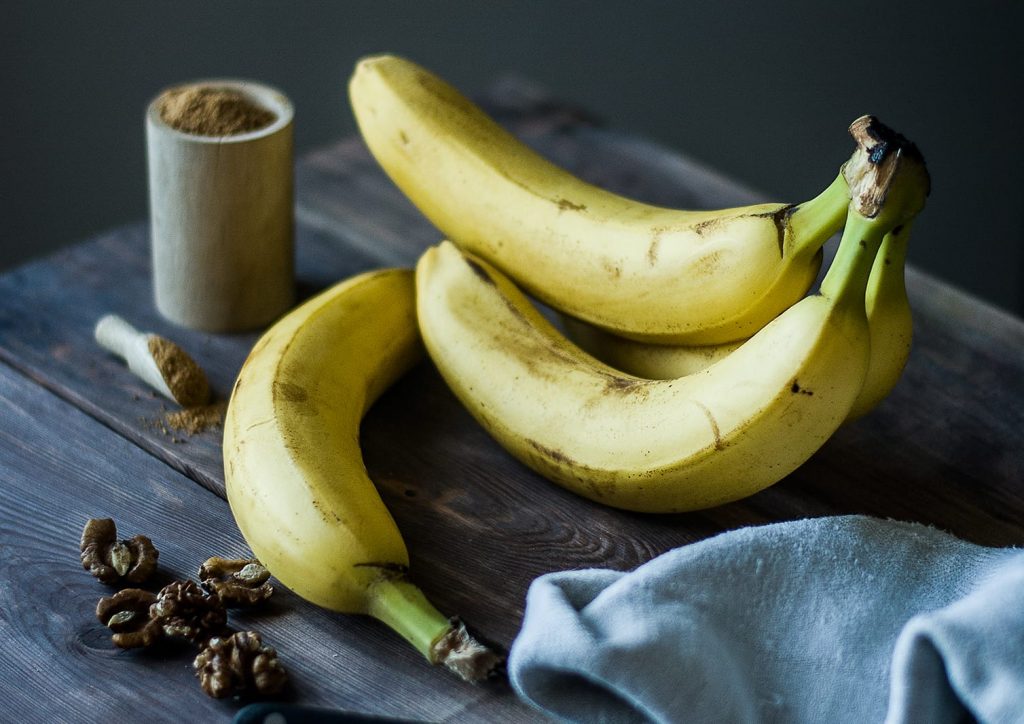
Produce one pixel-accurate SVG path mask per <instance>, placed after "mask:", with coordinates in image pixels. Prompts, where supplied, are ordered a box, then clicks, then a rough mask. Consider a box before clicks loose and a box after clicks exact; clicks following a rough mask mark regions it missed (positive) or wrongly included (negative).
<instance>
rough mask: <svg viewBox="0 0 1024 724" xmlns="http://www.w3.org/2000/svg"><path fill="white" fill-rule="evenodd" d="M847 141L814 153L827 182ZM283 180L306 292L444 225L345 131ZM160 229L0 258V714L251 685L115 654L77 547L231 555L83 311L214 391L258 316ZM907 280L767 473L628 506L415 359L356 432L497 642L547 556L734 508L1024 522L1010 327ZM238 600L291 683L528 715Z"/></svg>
mask: <svg viewBox="0 0 1024 724" xmlns="http://www.w3.org/2000/svg"><path fill="white" fill-rule="evenodd" d="M483 100H484V102H485V103H486V105H487V106H488V108H489V109H490V110H492V112H493V113H494V114H495V115H496V116H497V117H498V118H499V120H501V121H502V122H503V123H505V124H507V125H508V126H509V127H510V128H511V129H512V130H513V131H514V132H515V133H517V134H518V135H520V136H521V137H523V138H524V139H525V140H527V141H528V142H529V143H530V144H531V145H533V146H534V147H536V148H537V149H539V150H540V151H541V152H543V153H545V154H546V155H548V156H550V157H552V158H554V159H555V160H556V161H558V162H559V163H561V164H564V165H565V166H567V167H569V168H571V169H573V170H575V171H576V172H577V173H578V174H580V175H582V176H583V177H586V178H588V179H590V180H592V181H594V182H595V183H598V184H601V185H604V186H607V187H609V188H612V189H614V190H617V191H620V192H622V193H626V194H628V195H632V196H634V197H637V198H642V199H644V200H647V201H651V202H654V203H660V204H665V205H671V206H678V207H694V208H698V207H709V208H710V207H717V206H723V205H727V204H743V203H748V202H750V201H752V200H754V199H755V198H756V196H755V195H754V194H752V193H751V192H749V191H747V190H745V189H743V188H741V187H740V186H738V185H736V184H734V183H731V182H730V181H728V180H726V179H723V178H721V177H720V176H718V175H716V174H715V173H713V172H711V171H709V170H708V169H705V168H702V167H700V166H699V165H697V164H695V163H693V162H691V161H689V160H687V159H685V158H681V157H679V156H677V155H673V154H670V153H668V152H666V151H664V150H663V149H660V148H658V147H656V146H654V145H652V144H649V143H645V142H643V141H641V140H638V139H635V138H631V137H628V136H625V135H622V134H619V133H615V132H613V131H609V130H607V129H604V128H602V127H601V126H600V124H597V123H595V122H594V121H593V119H592V118H590V117H589V116H588V114H586V113H585V112H581V111H579V110H578V109H574V108H571V107H568V106H566V105H564V104H560V103H557V102H554V101H553V100H552V99H550V98H548V97H546V96H544V94H543V93H539V92H537V91H536V90H535V89H533V88H532V87H530V86H529V85H527V84H523V83H521V82H516V81H505V82H501V83H498V84H497V85H496V86H495V88H494V89H493V90H492V91H491V92H490V93H489V94H488V96H487V97H486V98H485V99H483ZM842 161H843V159H831V160H830V159H825V160H823V164H824V165H823V167H822V183H823V184H824V183H825V182H827V181H828V180H830V179H831V177H832V176H831V175H832V173H833V171H834V169H835V168H837V167H838V165H839V163H841V162H842ZM297 189H298V191H297V219H298V230H297V269H298V271H297V274H298V282H299V285H300V289H301V293H302V295H303V296H308V295H310V294H313V293H314V292H316V291H317V290H320V289H322V288H324V287H326V286H327V285H330V284H332V283H333V282H335V281H337V280H339V279H341V278H343V277H346V276H348V275H350V274H353V273H356V272H360V271H363V270H366V269H370V268H374V267H378V266H383V265H404V266H411V265H412V264H413V263H414V262H415V260H416V258H417V256H418V254H419V253H420V251H421V250H422V249H424V248H425V247H426V246H428V245H430V244H432V243H435V242H436V241H437V240H438V235H437V232H436V231H435V230H434V229H433V228H432V227H431V226H430V225H429V224H428V223H427V222H425V221H424V220H423V218H422V217H421V216H420V215H419V214H418V212H417V211H416V210H415V209H413V208H412V207H411V206H410V205H409V204H408V202H407V201H406V200H405V199H404V198H403V197H402V196H401V194H400V193H399V192H398V191H397V190H396V189H395V188H394V187H393V186H392V185H391V184H390V182H389V181H388V180H387V179H386V178H385V177H384V175H383V174H382V173H381V171H380V170H379V169H378V168H377V166H376V164H375V162H374V161H373V160H372V159H371V158H370V156H369V155H368V153H367V151H366V150H365V148H364V147H363V145H362V143H361V142H360V141H359V140H358V139H355V138H352V139H347V140H344V141H342V142H340V143H338V144H336V145H334V146H331V147H330V148H326V149H324V150H322V151H319V152H316V153H313V154H311V155H309V156H308V157H306V158H305V159H304V160H303V161H302V162H301V164H300V165H299V167H298V171H297ZM807 191H808V195H810V194H811V193H812V192H813V191H814V189H807ZM925 213H927V211H926V212H925ZM965 241H967V242H969V243H983V241H984V240H965ZM912 243H918V244H927V243H928V240H927V239H920V238H918V239H915V240H914V241H913V242H912ZM147 244H148V238H147V230H146V227H145V225H142V224H140V225H133V226H126V227H123V228H118V229H115V230H113V231H111V232H109V233H106V234H103V235H101V236H100V237H98V238H96V239H93V240H91V241H87V242H85V243H82V244H79V245H77V246H73V247H71V248H68V249H67V250H65V251H62V252H60V253H58V254H55V255H53V256H50V257H48V258H45V259H42V260H40V261H37V262H34V263H30V264H28V265H26V266H22V267H20V268H18V269H15V270H13V271H10V272H8V273H7V274H5V275H3V276H0V298H2V299H3V303H2V305H0V360H2V364H0V420H2V424H0V509H2V511H3V515H2V518H0V550H2V554H0V566H2V576H0V642H2V650H3V651H4V656H2V657H0V701H3V702H4V704H5V710H4V712H3V715H2V716H0V718H5V719H6V718H10V719H12V720H20V719H27V720H40V721H70V720H74V721H83V720H106V721H135V720H142V719H147V720H152V721H159V720H167V721H182V720H190V719H191V720H195V721H218V720H219V721H227V720H229V719H230V718H231V716H232V715H233V713H234V712H235V711H236V710H237V708H238V706H239V704H238V703H237V702H233V701H215V700H212V699H209V698H207V697H206V696H205V695H204V694H203V693H202V692H201V691H200V689H199V687H198V684H197V682H196V681H195V679H194V678H193V676H192V673H191V668H190V661H191V655H190V654H189V652H188V651H187V650H182V651H174V650H171V651H166V650H164V651H161V652H145V651H120V650H118V649H116V648H115V647H114V646H113V645H112V644H111V641H110V636H109V633H108V632H107V630H106V629H105V628H104V627H103V626H102V625H101V624H100V623H99V622H98V621H97V620H96V618H95V616H94V613H93V611H94V608H95V605H96V601H97V600H98V599H99V598H100V597H101V596H102V595H109V593H110V590H111V589H108V588H106V587H105V586H103V585H101V584H100V583H98V582H97V581H96V580H94V579H93V578H92V577H91V576H89V574H88V573H86V572H85V571H83V570H82V569H81V567H80V566H79V561H78V537H79V534H80V531H81V528H82V525H83V523H84V522H85V520H86V519H87V518H90V517H112V518H114V519H115V520H116V521H117V523H118V526H119V531H120V532H121V533H123V534H125V535H129V536H130V535H134V534H135V533H144V534H146V535H149V536H150V537H151V538H152V539H153V540H154V542H155V543H156V545H157V547H158V548H159V549H160V552H161V555H160V565H161V570H162V572H163V576H164V579H165V580H170V579H172V578H179V577H187V576H195V573H196V569H197V567H198V565H199V563H200V562H201V561H203V560H204V559H205V558H206V557H208V556H210V555H213V554H219V555H229V554H238V555H241V554H244V553H245V552H246V546H245V543H244V541H243V540H242V538H241V536H240V534H239V532H238V530H237V528H236V527H235V524H234V521H233V519H232V517H231V513H230V511H229V509H228V505H227V503H226V502H225V501H224V500H223V497H224V484H223V480H224V478H223V472H222V467H221V453H220V442H221V436H220V431H219V430H212V431H207V432H204V433H201V434H197V435H193V436H187V435H184V434H175V433H170V434H169V433H167V432H165V431H164V430H162V429H161V425H160V424H159V423H160V420H161V418H162V415H163V414H164V413H165V412H166V411H167V410H169V409H172V408H173V406H172V405H170V404H169V403H165V402H163V401H161V400H160V399H158V398H157V397H155V396H154V395H153V394H152V393H151V392H150V391H149V390H148V389H147V388H145V387H144V386H143V385H142V383H140V382H139V381H138V380H137V379H136V378H134V377H133V376H132V375H131V374H130V373H129V372H128V371H127V369H126V368H125V367H124V366H123V365H122V364H121V363H120V362H119V361H118V360H116V359H114V358H113V357H111V356H109V355H107V354H105V353H103V352H102V351H101V350H100V349H99V348H98V347H97V346H96V344H95V343H94V342H93V340H92V328H93V325H94V323H95V322H96V320H97V319H98V317H99V316H100V315H101V314H103V313H106V312H116V313H119V314H121V315H123V316H124V317H125V318H127V319H128V320H130V321H131V322H132V323H133V324H135V326H137V327H139V328H140V329H145V330H150V331H154V332H157V333H160V334H164V335H166V336H169V337H170V338H172V339H174V340H175V341H177V342H179V343H180V344H182V345H183V346H184V347H185V348H186V349H187V350H189V351H190V352H191V353H193V355H194V356H195V357H196V358H197V360H198V361H199V362H200V363H201V364H202V365H203V366H204V367H205V369H206V370H207V371H208V372H209V375H210V377H211V381H212V384H213V387H214V388H215V390H216V393H217V394H218V395H219V396H220V397H221V398H224V397H226V395H227V394H228V392H229V390H230V388H231V384H232V382H233V380H234V378H235V375H236V374H237V372H238V370H239V368H240V366H241V363H242V361H243V359H244V358H245V355H246V354H247V352H248V350H249V348H250V346H251V345H252V343H253V342H254V341H255V339H256V337H257V335H256V334H239V335H210V334H203V333H198V332H192V331H189V330H184V329H179V328H175V327H173V326H171V325H169V324H168V323H166V322H165V321H164V320H163V319H161V318H160V317H159V316H158V314H157V313H156V311H155V310H154V307H153V304H152V300H151V289H150V269H149V254H148V246H147ZM909 287H910V292H911V296H912V302H913V307H914V311H915V321H916V338H915V347H914V352H913V355H912V358H911V361H910V364H909V367H908V369H907V371H906V374H905V376H904V378H903V380H902V382H901V383H900V385H899V387H898V388H897V389H896V390H895V392H894V393H893V394H892V395H891V397H890V398H889V399H888V400H887V401H886V402H885V403H884V404H883V405H882V406H881V407H880V408H879V409H878V410H877V411H875V412H874V413H873V414H871V415H869V416H868V417H866V418H864V419H862V420H860V421H858V422H856V423H854V424H850V425H848V426H846V427H844V428H843V429H841V430H840V431H839V432H838V433H837V434H836V435H835V436H834V438H833V439H832V440H831V441H830V442H829V443H828V444H827V445H826V446H825V447H824V448H823V449H822V450H821V451H820V452H819V453H818V454H817V455H815V456H814V457H813V458H812V459H811V460H810V461H809V462H808V463H807V464H805V465H804V466H803V467H802V468H801V469H800V470H798V471H797V472H795V473H794V474H792V475H790V476H789V477H788V478H787V479H785V480H784V481H782V482H780V483H779V484H777V485H775V486H774V487H772V488H770V489H768V490H766V491H764V492H762V493H760V494H758V495H755V496H753V497H751V498H749V499H747V500H744V501H741V502H738V503H734V504H731V505H726V506H722V507H719V508H716V509H713V510H708V511H702V512H697V513H691V514H685V515H672V516H653V515H639V514H631V513H623V512H620V511H616V510H611V509H608V508H603V507H601V506H599V505H596V504H594V503H590V502H588V501H585V500H581V499H579V498H577V497H574V496H573V495H571V494H570V493H567V492H565V491H563V490H562V489H560V488H558V487H556V486H554V485H551V484H549V483H548V482H546V481H545V480H543V479H541V478H539V477H538V476H537V475H535V474H533V473H532V472H530V471H529V470H527V469H526V468H524V467H523V466H522V465H520V464H519V463H517V462H516V461H515V460H514V459H512V458H510V457H509V456H508V455H507V454H506V453H505V452H504V451H503V450H502V449H501V448H499V447H498V446H497V445H496V444H495V443H494V442H493V441H492V440H491V439H490V438H489V437H488V436H487V435H486V433H485V432H484V431H483V430H482V429H481V428H480V427H478V426H477V425H476V423H475V422H474V421H473V420H472V419H471V418H470V417H469V415H468V414H467V413H466V412H465V411H464V410H463V409H462V408H461V407H460V405H459V403H458V402H457V401H456V400H455V398H454V397H453V396H452V395H451V394H450V393H449V392H448V390H447V389H446V387H445V386H444V384H443V382H442V381H441V379H440V377H439V376H438V375H437V373H436V372H435V370H434V369H433V368H432V367H431V366H430V364H429V363H424V364H422V365H420V366H419V367H418V368H417V369H415V370H414V371H413V372H412V373H411V374H409V375H408V376H407V378H405V379H404V380H402V381H401V382H400V383H399V384H398V385H396V386H395V387H394V388H393V389H392V390H390V391H389V392H388V393H386V394H385V396H384V397H383V398H382V399H381V400H380V401H379V402H378V404H377V405H376V406H375V407H374V408H373V410H372V411H371V412H370V414H369V416H368V417H367V419H366V421H365V424H364V426H363V440H364V449H365V455H366V460H367V464H368V467H369V470H370V472H371V475H372V476H373V478H374V480H375V481H376V482H377V484H378V486H379V488H380V491H381V494H382V496H383V498H384V500H385V502H386V503H387V505H388V507H389V508H390V509H391V511H392V512H393V514H394V516H395V518H396V520H397V522H398V524H399V527H400V528H401V530H402V531H403V533H404V535H405V537H406V541H407V543H408V545H409V549H410V551H411V555H412V575H413V577H414V579H415V580H416V581H417V582H418V583H419V584H421V586H422V588H423V589H424V590H425V591H426V593H427V595H428V596H429V597H430V598H431V599H432V600H433V601H434V602H435V603H436V604H437V605H438V607H439V608H440V609H441V610H443V611H445V612H448V613H458V614H460V615H461V616H462V617H463V618H464V619H465V620H466V621H467V622H468V623H469V624H470V625H471V627H472V628H474V629H475V630H476V631H478V632H479V633H480V634H482V635H483V636H484V637H486V638H488V639H491V640H493V641H495V642H498V643H499V644H501V645H503V646H506V647H507V646H508V645H510V644H511V642H512V639H513V638H514V636H515V634H516V631H517V629H518V626H519V623H520V621H521V617H522V613H523V600H524V594H525V592H526V589H527V586H528V585H529V583H530V581H531V580H532V579H533V578H534V577H535V576H538V575H540V574H542V573H544V572H546V571H551V570H556V569H564V568H579V567H588V566H606V567H612V568H617V569H628V568H631V567H634V566H636V565H638V564H640V563H643V562H644V561H647V560H649V559H650V558H652V557H654V556H656V555H658V554H659V553H662V552H663V551H666V550H668V549H670V548H673V547H675V546H679V545H683V544H686V543H690V542H693V541H696V540H699V539H702V538H705V537H707V536H710V535H713V534H715V533H718V532H720V531H723V530H727V529H730V528H735V527H737V526H743V525H750V524H758V523H766V522H770V521H780V520H789V519H794V518H799V517H804V516H820V515H831V514H842V513H866V514H871V515H877V516H884V517H889V518H897V519H903V520H914V521H920V522H923V523H929V524H932V525H935V526H938V527H940V528H943V529H946V530H949V531H952V532H953V533H956V534H958V535H960V536H962V537H964V538H967V539H970V540H972V541H975V542H978V543H983V544H988V545H1021V544H1024V475H1022V472H1024V323H1022V322H1021V321H1019V320H1017V319H1015V318H1012V317H1010V316H1009V315H1006V314H1003V313H1001V312H999V311H997V310H995V309H993V308H991V307H989V306H987V305H985V304H984V303H982V302H980V301H978V300H977V299H974V298H971V297H969V296H967V295H965V294H962V293H960V292H958V291H956V290H954V289H952V288H950V287H949V286H947V285H945V284H942V283H940V282H938V281H936V280H934V279H931V278H929V277H927V276H925V275H923V274H921V273H918V272H915V271H911V272H910V274H909ZM232 622H233V623H234V624H235V625H239V626H242V625H244V626H250V627H252V628H255V629H256V630H259V631H260V632H262V634H263V635H264V638H265V639H266V640H267V641H268V642H269V643H270V644H271V645H273V646H275V647H276V648H277V649H278V651H279V653H280V656H281V658H282V660H283V662H284V663H285V665H286V666H287V668H288V669H289V671H290V673H291V675H292V681H293V686H292V690H291V692H290V697H291V698H292V699H294V700H295V701H298V702H303V703H309V704H314V705H323V706H332V707H345V708H350V709H354V710H358V711H363V712H373V713H377V714H381V715H388V716H395V717H409V718H416V719H424V720H438V721H441V720H459V721H487V722H500V721H523V720H536V719H537V715H536V714H535V713H534V712H533V711H531V710H529V709H527V708H525V707H524V706H523V705H522V704H520V703H518V702H517V701H516V699H515V697H514V696H513V694H512V693H511V691H510V690H509V688H508V686H507V685H506V684H503V683H501V682H498V683H492V684H487V685H483V686H471V685H468V684H463V683H460V682H459V681H457V680H456V679H455V678H454V677H453V676H452V675H450V674H448V673H447V672H445V671H443V670H438V669H437V668H434V667H431V666H429V665H427V664H426V663H425V662H424V661H423V660H422V659H421V658H420V656H419V654H417V653H416V652H414V651H413V649H412V648H411V647H409V646H408V645H406V644H405V643H404V642H402V641H400V640H399V639H398V637H397V636H396V635H394V634H392V633H391V632H390V631H389V630H387V629H385V628H384V627H383V626H381V625H379V624H377V623H376V622H374V621H371V620H367V619H364V618H361V617H354V616H343V615H338V614H333V613H329V612H326V611H323V610H319V609H317V608H315V607H313V606H311V605H308V604H306V603H305V602H303V601H301V600H299V599H298V598H297V597H295V596H294V595H291V594H290V593H289V592H288V591H286V590H279V591H278V593H277V594H276V595H275V597H274V599H272V605H270V607H269V610H267V611H265V612H263V613H258V614H257V613H251V614H247V615H244V616H235V615H234V614H233V618H232Z"/></svg>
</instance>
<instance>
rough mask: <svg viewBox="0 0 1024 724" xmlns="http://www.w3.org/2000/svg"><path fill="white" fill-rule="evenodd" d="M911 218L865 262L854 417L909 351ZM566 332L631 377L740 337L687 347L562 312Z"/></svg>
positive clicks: (682, 362)
mask: <svg viewBox="0 0 1024 724" xmlns="http://www.w3.org/2000/svg"><path fill="white" fill-rule="evenodd" d="M911 223H912V222H911V221H907V222H905V223H904V224H902V225H901V226H899V227H897V228H896V229H894V230H893V231H890V232H889V233H888V234H886V235H885V237H884V238H883V239H882V246H881V247H880V249H879V252H878V256H876V257H875V261H874V264H873V265H872V267H871V277H870V279H869V280H868V286H867V291H866V294H865V310H866V312H867V317H868V328H869V330H870V333H871V357H870V361H869V363H868V372H867V376H866V377H865V379H864V387H863V388H862V389H861V392H860V395H858V396H857V401H856V402H855V403H854V405H853V409H851V410H850V414H849V415H847V420H848V421H849V420H855V419H857V418H859V417H862V416H863V415H865V414H867V413H868V412H870V411H871V410H873V409H874V408H875V407H876V406H877V405H878V404H879V403H880V402H881V401H882V400H883V399H885V397H886V396H887V395H888V394H889V392H891V391H892V388H893V387H895V386H896V383H897V382H898V381H899V378H900V376H901V375H902V374H903V368H904V367H906V364H907V359H908V357H909V356H910V341H911V337H912V336H913V320H912V318H911V311H910V300H909V299H907V289H906V284H905V282H904V277H905V275H904V265H905V261H906V254H907V239H908V237H909V235H910V225H911ZM562 323H563V326H564V327H565V330H566V335H567V336H568V337H569V339H570V340H572V341H573V342H574V343H575V344H577V345H579V347H580V348H581V349H583V350H584V351H586V352H587V353H588V354H590V355H593V356H594V357H596V358H597V359H599V360H601V361H602V362H604V363H605V364H607V365H610V366H611V367H614V368H615V369H617V370H621V371H623V372H626V373H628V374H631V375H636V376H637V377H645V378H648V379H652V380H667V379H672V378H674V377H684V376H686V375H690V374H693V373H694V372H699V371H701V370H703V369H706V368H708V367H710V366H711V365H713V364H714V363H715V362H717V361H719V360H721V359H724V358H725V357H728V356H729V355H730V354H732V352H733V351H735V350H736V349H737V348H738V347H739V346H740V345H741V344H743V343H742V342H730V343H726V344H719V345H710V346H706V347H691V346H687V345H661V344H650V343H647V342H637V341H635V340H631V339H626V338H625V337H619V336H617V335H614V334H611V333H610V332H605V331H604V330H602V329H598V328H597V327H594V326H592V325H589V324H587V323H586V322H581V321H579V320H577V319H572V318H571V317H566V316H563V317H562Z"/></svg>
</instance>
